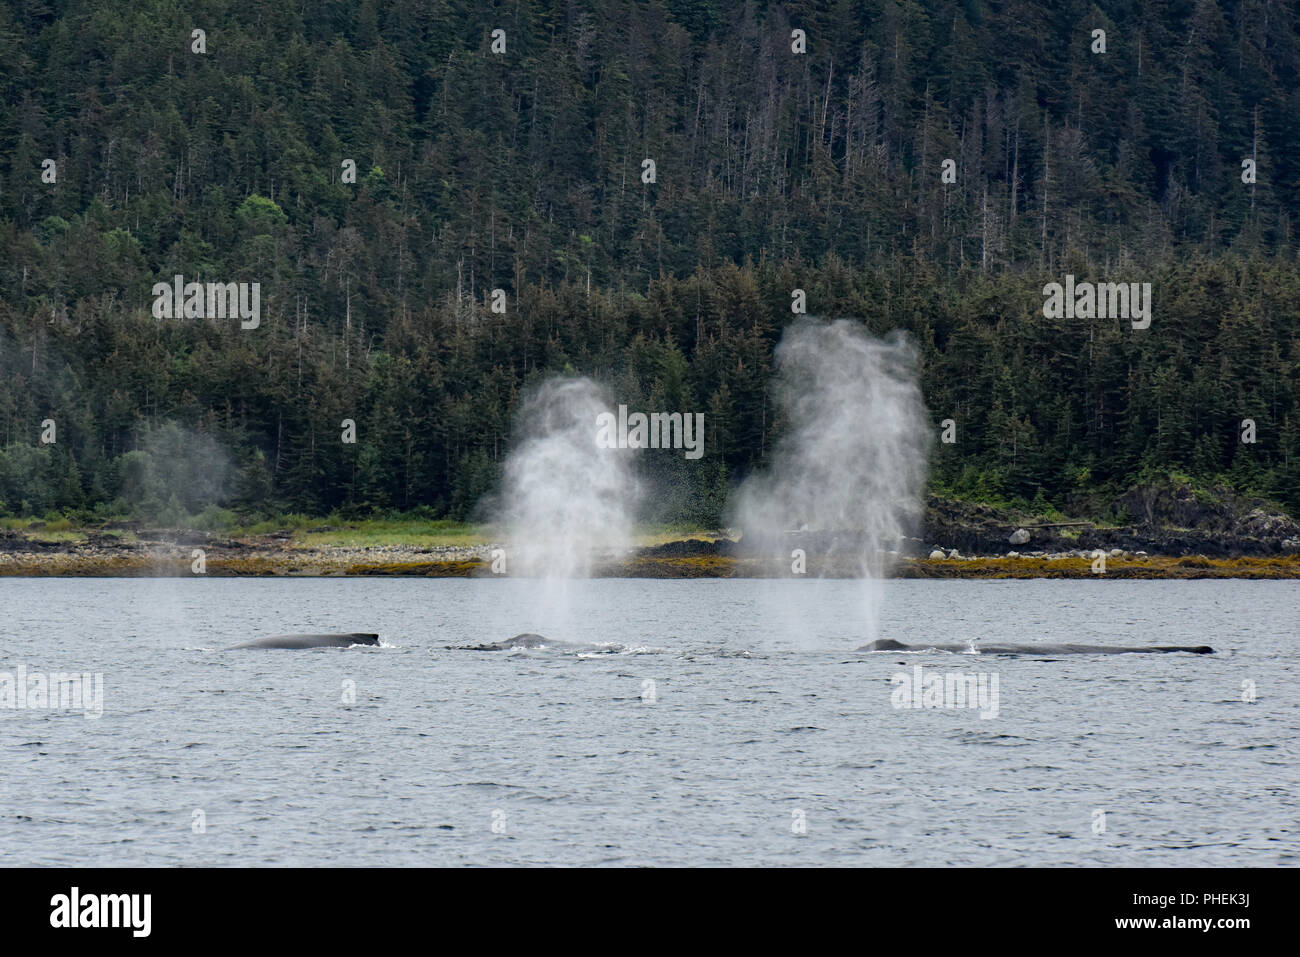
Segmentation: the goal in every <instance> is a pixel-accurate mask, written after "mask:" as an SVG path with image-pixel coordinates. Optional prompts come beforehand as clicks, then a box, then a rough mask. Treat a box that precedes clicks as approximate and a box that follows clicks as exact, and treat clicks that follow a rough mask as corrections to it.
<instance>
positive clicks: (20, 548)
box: [0, 483, 1300, 578]
mask: <svg viewBox="0 0 1300 957" xmlns="http://www.w3.org/2000/svg"><path fill="white" fill-rule="evenodd" d="M1078 504H1079V509H1080V511H1081V512H1083V513H1085V514H1092V515H1104V514H1107V513H1108V512H1109V514H1111V515H1112V516H1113V517H1114V518H1115V519H1116V520H1115V521H1114V522H1113V523H1102V522H1099V521H1087V520H1082V519H1079V520H1071V519H1069V518H1053V519H1050V520H1049V519H1045V518H1043V517H1041V516H1035V515H1032V514H1027V513H1024V512H1016V511H1013V510H1010V509H998V508H995V507H993V506H989V505H981V504H974V503H968V502H962V501H956V500H952V499H944V498H939V497H932V498H930V499H929V500H928V501H927V503H926V508H925V513H924V518H923V521H922V523H921V526H920V528H919V529H918V531H919V534H918V535H917V536H915V537H911V538H906V539H903V540H900V541H897V542H894V543H892V544H891V546H889V550H888V551H876V552H874V553H872V552H871V548H872V546H871V545H870V543H868V542H867V541H864V540H863V539H862V537H861V536H855V535H853V534H846V533H836V534H832V533H826V532H809V531H802V532H787V533H784V534H781V535H778V536H771V537H768V538H766V539H764V540H761V541H760V540H757V539H756V538H755V537H754V536H752V535H751V536H743V535H741V534H740V533H739V532H738V531H735V530H719V531H718V532H717V533H716V534H712V535H709V536H707V537H700V538H683V539H680V540H675V541H669V542H666V543H663V544H659V545H652V546H644V547H640V548H636V549H633V550H632V551H631V552H629V553H626V554H623V555H620V556H605V557H603V558H602V557H599V556H597V557H596V560H595V561H594V568H593V569H592V574H593V575H594V576H597V577H624V578H790V577H800V576H807V577H814V578H817V577H825V578H856V577H860V576H861V575H862V572H863V570H862V559H861V556H862V555H864V554H872V555H873V560H872V561H871V563H870V565H871V567H872V569H873V571H876V572H878V573H883V574H886V575H889V576H892V577H898V578H1300V524H1297V523H1296V522H1295V521H1293V520H1292V519H1291V518H1290V517H1289V516H1288V515H1286V514H1284V513H1282V512H1280V511H1278V510H1277V509H1276V508H1273V507H1270V506H1269V505H1268V503H1266V502H1264V501H1262V500H1260V499H1255V498H1246V497H1241V496H1237V495H1235V494H1234V493H1232V492H1231V491H1229V490H1227V489H1214V490H1212V491H1211V492H1208V493H1207V492H1204V491H1202V492H1195V491H1193V490H1191V489H1189V488H1188V487H1186V486H1184V485H1178V484H1175V483H1166V484H1164V485H1161V486H1145V487H1135V488H1133V489H1131V490H1130V491H1129V492H1127V493H1125V495H1123V496H1121V497H1120V498H1118V499H1116V500H1114V501H1112V502H1101V503H1099V502H1081V503H1078ZM1135 516H1136V517H1137V520H1134V517H1135ZM311 531H312V532H315V533H322V532H339V531H346V530H340V529H337V528H325V527H319V528H314V529H312V530H311ZM311 537H312V536H311V535H301V534H299V533H295V532H293V531H287V530H286V531H277V532H271V533H267V534H260V535H244V536H230V535H224V536H223V535H220V534H211V533H206V532H201V531H191V530H177V529H158V528H152V529H151V528H146V527H144V526H143V525H142V523H140V522H137V521H131V522H116V523H110V524H104V525H102V526H99V527H95V528H85V529H80V530H76V531H71V530H63V531H58V532H53V531H47V530H46V527H45V526H44V524H43V523H40V522H35V523H31V524H30V525H29V526H28V527H27V528H26V529H25V530H23V531H16V530H0V576H60V575H62V576H96V577H103V576H127V577H137V576H155V577H169V576H173V577H184V576H191V575H199V574H202V575H212V576H215V577H244V576H248V577H260V576H329V575H408V576H426V577H435V578H436V577H442V578H466V577H475V576H490V575H492V574H493V569H492V563H493V556H494V554H498V555H499V554H500V552H499V551H498V550H499V549H505V551H506V553H507V556H509V552H510V549H509V546H508V545H507V544H497V543H484V542H478V543H476V544H472V545H447V544H439V543H437V542H436V540H433V539H432V538H430V539H429V540H428V541H426V542H422V541H421V538H422V536H420V535H418V534H415V533H413V532H412V533H410V534H409V540H401V541H400V543H399V544H366V545H357V544H337V543H322V542H321V541H319V540H317V541H315V542H313V541H311ZM398 537H399V539H401V537H402V536H401V535H399V536H398ZM470 540H473V539H472V538H471V539H470Z"/></svg>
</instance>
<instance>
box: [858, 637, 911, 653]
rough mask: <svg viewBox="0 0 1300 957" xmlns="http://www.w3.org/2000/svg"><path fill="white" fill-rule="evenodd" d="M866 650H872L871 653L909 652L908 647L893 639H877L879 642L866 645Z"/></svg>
mask: <svg viewBox="0 0 1300 957" xmlns="http://www.w3.org/2000/svg"><path fill="white" fill-rule="evenodd" d="M867 648H869V649H870V650H872V651H906V650H909V646H908V645H905V644H903V643H902V642H901V641H895V640H894V639H893V638H881V639H879V640H877V641H873V642H872V643H871V644H869V645H867Z"/></svg>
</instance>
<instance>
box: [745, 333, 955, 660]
mask: <svg viewBox="0 0 1300 957" xmlns="http://www.w3.org/2000/svg"><path fill="white" fill-rule="evenodd" d="M776 365H777V377H776V382H775V398H776V404H777V407H778V412H779V416H780V424H781V426H782V427H783V429H784V431H783V432H782V434H781V435H780V438H779V439H778V441H777V444H776V446H775V448H774V450H773V453H772V456H771V459H770V467H769V468H768V469H767V470H766V471H765V472H761V473H756V474H755V475H753V476H751V477H750V479H749V480H747V481H746V482H745V483H744V485H743V486H742V487H741V489H740V491H739V495H738V501H737V506H736V508H735V515H734V521H735V523H736V524H738V525H739V526H740V527H741V528H742V529H743V530H744V536H745V538H746V539H747V540H749V541H750V542H751V544H757V546H758V547H759V548H761V549H762V550H764V551H770V552H773V553H776V554H779V555H781V557H782V558H783V559H785V560H786V561H790V562H791V564H792V565H793V566H794V571H795V574H796V576H797V575H798V574H799V571H798V565H797V558H796V559H794V560H792V559H791V556H792V553H794V551H795V549H801V550H802V551H804V552H805V553H806V556H807V559H806V560H807V564H808V572H807V574H809V576H810V577H813V576H815V575H817V574H818V572H817V571H816V569H818V568H821V569H830V570H831V574H844V573H846V572H847V573H850V574H856V575H857V576H859V577H861V578H862V579H863V580H864V587H863V602H864V627H865V630H866V633H867V634H868V636H869V637H874V636H875V631H876V622H877V615H878V606H879V588H878V586H877V585H876V582H877V581H878V580H879V579H880V578H881V577H883V576H884V575H885V573H886V572H887V571H888V570H889V565H890V562H891V561H892V559H893V557H894V554H893V553H894V552H895V551H896V550H897V549H898V547H899V545H900V543H901V541H902V539H904V538H905V537H906V536H908V535H913V534H916V529H917V527H918V526H919V523H920V519H921V515H922V509H923V503H924V498H923V496H924V491H925V482H926V475H927V470H928V465H929V454H930V446H931V443H932V435H931V427H930V421H929V416H928V414H927V412H926V409H925V403H924V401H923V399H922V397H921V390H920V386H919V384H918V369H917V353H916V350H915V349H914V348H913V347H912V345H911V343H910V342H909V340H908V339H907V338H906V336H905V335H903V334H902V333H901V332H895V333H891V334H890V335H889V336H887V337H885V338H883V339H877V338H875V337H873V336H872V335H870V334H869V333H868V332H867V331H866V329H865V328H864V327H863V326H862V325H861V323H858V322H853V321H850V320H844V319H841V320H837V321H835V322H831V323H824V322H818V321H815V320H805V321H801V322H799V323H797V324H795V325H793V326H791V327H789V328H788V329H787V330H786V331H785V334H784V335H783V336H782V338H781V342H780V344H779V345H778V346H777V350H776ZM791 533H798V534H791Z"/></svg>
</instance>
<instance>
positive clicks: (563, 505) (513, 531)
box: [499, 378, 638, 637]
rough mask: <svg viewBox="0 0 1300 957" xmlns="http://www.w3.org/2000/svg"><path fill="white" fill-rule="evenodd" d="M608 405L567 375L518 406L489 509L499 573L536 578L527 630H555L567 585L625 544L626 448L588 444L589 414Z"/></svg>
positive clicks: (629, 506)
mask: <svg viewBox="0 0 1300 957" xmlns="http://www.w3.org/2000/svg"><path fill="white" fill-rule="evenodd" d="M611 407H612V403H611V402H610V400H609V397H608V396H607V395H606V394H605V392H604V390H603V389H602V388H601V387H600V386H598V385H597V384H596V383H594V382H592V381H591V380H590V379H568V378H556V379H550V380H547V381H546V382H545V383H543V384H542V385H541V386H540V387H539V388H537V389H536V390H535V391H533V392H531V393H530V394H529V395H527V396H526V397H525V398H524V401H523V403H522V405H521V407H520V410H519V414H518V417H517V419H516V423H515V441H514V447H513V449H512V450H511V452H510V454H509V456H508V457H507V459H506V464H505V479H504V484H503V487H502V494H501V499H500V503H499V510H500V518H501V519H502V520H503V521H504V523H505V525H506V528H507V543H508V545H509V546H510V547H509V553H508V557H507V560H508V563H509V568H508V571H509V573H510V574H511V575H516V576H524V577H530V578H536V579H539V581H540V582H541V584H542V588H541V591H540V593H539V595H538V596H537V602H536V606H535V608H534V609H533V610H532V617H531V618H530V619H529V622H528V623H526V624H528V625H529V626H530V627H534V628H538V629H542V628H550V629H552V632H554V630H555V629H557V628H558V629H563V628H564V626H565V624H566V622H567V620H568V614H569V603H570V592H571V590H572V589H573V585H572V583H573V582H574V581H575V580H579V579H585V578H589V577H590V576H591V573H592V570H593V568H594V567H595V563H596V562H597V561H599V560H600V559H602V558H612V557H616V556H618V555H619V554H621V553H622V552H624V551H625V550H626V549H627V548H628V546H629V544H630V542H631V540H632V532H633V519H634V515H635V508H636V502H637V497H638V487H637V482H636V480H635V477H634V474H633V470H632V462H633V459H632V453H630V452H628V451H626V450H618V449H605V448H601V447H600V446H599V445H598V444H597V442H596V434H597V417H598V416H599V415H600V414H601V413H603V412H609V411H610V409H611ZM521 627H523V624H521ZM551 636H552V637H562V635H557V634H554V633H552V635H551Z"/></svg>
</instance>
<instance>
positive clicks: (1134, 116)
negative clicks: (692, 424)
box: [0, 0, 1300, 528]
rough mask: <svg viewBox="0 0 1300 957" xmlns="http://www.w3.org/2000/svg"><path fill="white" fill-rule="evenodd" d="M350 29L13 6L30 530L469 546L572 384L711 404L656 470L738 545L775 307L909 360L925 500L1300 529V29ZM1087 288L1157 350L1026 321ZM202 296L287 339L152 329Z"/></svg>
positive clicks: (842, 15)
mask: <svg viewBox="0 0 1300 957" xmlns="http://www.w3.org/2000/svg"><path fill="white" fill-rule="evenodd" d="M10 6H11V7H12V6H13V5H10ZM325 6H326V8H327V9H325V10H324V11H323V12H319V13H317V14H312V15H311V16H310V17H304V16H303V15H302V13H301V12H300V11H298V10H297V9H296V8H294V7H292V6H291V5H289V6H286V5H275V4H270V5H267V4H262V3H254V2H252V0H212V2H210V3H208V4H206V5H205V7H204V21H205V23H207V24H208V26H207V27H206V28H207V30H208V48H209V52H208V54H206V55H196V54H192V53H190V52H189V50H188V41H187V37H188V35H189V30H190V29H191V28H192V24H191V23H190V19H191V18H190V15H189V14H186V13H184V11H182V10H181V9H180V8H178V7H176V6H175V5H174V4H171V3H164V2H162V0H144V2H141V3H134V4H120V3H116V2H112V0H85V2H81V3H76V4H44V3H36V4H26V5H18V6H17V7H16V8H14V9H9V8H6V10H5V11H4V12H3V13H0V52H2V53H3V54H4V55H3V56H2V57H0V59H2V60H3V62H4V63H5V69H4V70H2V71H0V87H3V89H4V92H5V97H4V103H5V104H6V106H5V107H4V108H3V109H0V144H3V147H4V148H3V149H0V186H3V188H0V262H3V263H4V264H5V268H4V269H2V270H0V428H2V429H3V431H2V432H0V502H3V503H4V504H3V506H2V508H3V510H4V511H7V512H9V513H17V514H22V515H42V514H45V513H46V512H47V511H50V510H55V511H59V512H60V513H66V514H74V513H75V514H81V513H85V514H100V515H102V514H107V513H109V512H115V513H120V512H131V513H133V514H137V515H140V516H144V517H148V518H149V519H150V520H151V521H152V520H162V519H164V518H167V519H174V520H177V521H188V520H191V518H192V517H193V516H200V518H199V519H197V520H198V521H200V522H203V523H206V524H209V525H212V526H213V527H214V528H215V527H221V526H222V525H223V524H224V523H228V522H229V521H230V514H229V513H228V512H227V511H223V510H229V512H233V513H234V514H235V515H236V516H237V517H238V518H239V520H240V521H250V520H252V521H257V520H269V519H271V518H272V517H274V516H277V515H279V514H280V513H282V512H285V511H292V512H298V513H302V514H305V515H316V516H320V515H325V514H329V513H332V512H338V513H339V514H343V515H351V516H360V515H370V514H377V513H378V514H386V513H390V512H393V511H394V510H396V511H399V512H403V513H405V512H409V511H410V510H413V509H418V508H424V509H427V510H428V511H429V513H430V514H432V515H435V516H439V517H441V516H451V517H454V518H467V517H469V516H470V515H471V514H473V512H474V509H475V506H476V503H477V502H478V501H479V500H480V499H481V497H482V496H483V494H484V493H485V492H487V491H489V490H490V489H491V488H492V487H493V486H494V485H495V483H496V481H497V479H498V478H499V475H500V469H501V462H502V460H503V457H504V456H505V454H506V453H507V451H508V449H509V443H510V441H511V436H510V423H511V417H512V414H513V411H514V409H515V407H516V404H517V402H518V398H519V395H520V394H521V393H522V391H523V390H524V389H526V388H527V387H528V385H530V384H531V383H533V382H535V381H537V380H538V379H539V378H541V377H543V376H545V375H548V374H553V373H564V374H587V375H592V376H595V377H597V378H599V379H600V380H602V381H604V382H606V383H608V384H610V386H611V387H612V388H613V389H614V391H615V393H616V395H617V398H618V400H619V401H621V402H625V403H626V404H628V405H629V406H633V407H638V408H644V409H645V410H647V411H650V410H656V409H658V410H663V411H701V412H705V413H706V416H707V422H708V439H707V444H706V454H705V456H704V458H702V459H700V460H698V461H692V462H686V461H685V460H684V459H683V458H682V456H681V454H680V452H672V451H663V452H656V453H653V454H649V455H647V456H646V457H645V461H644V471H645V478H646V479H647V481H648V483H649V484H650V486H651V487H652V488H653V489H655V490H656V495H655V497H654V501H655V502H656V503H658V506H659V509H660V514H659V515H657V516H651V517H652V518H657V519H658V520H661V521H676V522H699V523H701V524H705V525H712V524H716V523H717V522H718V521H719V520H720V518H721V509H722V503H723V502H724V501H725V498H726V492H727V489H728V488H729V487H730V486H732V485H733V484H734V483H735V482H736V481H738V480H739V479H741V478H743V476H744V475H746V474H747V473H748V472H749V471H751V470H752V469H754V468H756V467H758V466H760V465H761V463H762V461H763V459H764V457H765V455H766V454H767V452H768V450H769V449H770V448H771V446H772V441H773V440H774V438H775V437H776V436H777V434H778V433H779V430H780V429H781V428H782V423H781V422H780V421H779V420H778V419H777V417H776V415H775V414H774V410H773V408H772V407H771V404H770V397H769V394H768V385H769V381H770V378H771V372H772V364H771V360H772V351H773V348H774V346H775V343H776V342H777V341H778V339H779V337H780V334H781V330H782V327H783V325H784V324H785V323H786V322H787V321H788V320H789V319H790V291H791V290H792V289H794V288H802V289H805V290H806V291H807V292H808V297H809V309H810V311H811V312H813V313H816V314H820V315H824V316H827V317H839V316H855V317H859V318H860V319H861V320H862V321H863V322H864V323H865V324H866V326H867V327H868V328H870V329H871V330H873V331H874V332H878V333H879V332H884V331H886V330H889V329H892V328H902V329H905V330H907V331H908V332H910V333H911V334H912V336H913V337H914V338H915V339H916V341H917V342H918V344H919V346H920V349H921V352H922V358H923V368H924V388H925V394H926V399H927V402H928V403H929V406H930V408H931V410H932V411H933V414H934V419H935V422H936V427H937V423H938V422H939V421H941V420H942V419H944V418H950V417H951V418H953V419H955V420H956V421H957V422H958V426H959V441H958V443H957V445H955V446H936V450H935V459H934V470H933V476H934V478H933V482H934V487H935V489H936V490H944V491H948V492H950V493H951V494H956V495H961V496H965V497H970V498H973V499H978V500H981V501H988V502H992V503H998V502H1004V503H1005V502H1011V501H1021V502H1024V503H1027V504H1028V505H1029V506H1030V507H1032V508H1033V509H1035V510H1036V511H1037V510H1043V509H1050V508H1053V507H1060V506H1062V505H1063V504H1064V503H1066V502H1068V501H1069V500H1070V499H1071V498H1072V497H1076V496H1087V495H1099V494H1101V493H1102V492H1106V491H1114V490H1118V489H1123V488H1124V487H1125V486H1126V484H1128V483H1131V482H1134V481H1137V480H1139V478H1140V476H1142V475H1144V474H1161V473H1163V472H1167V471H1169V470H1171V469H1174V470H1181V471H1183V472H1185V473H1186V474H1188V475H1189V476H1192V477H1193V478H1194V479H1195V480H1196V481H1197V482H1198V483H1201V484H1205V485H1209V484H1212V483H1213V482H1215V481H1223V482H1226V483H1228V484H1229V485H1231V486H1233V487H1236V488H1240V489H1251V490H1256V491H1258V492H1260V493H1261V494H1267V495H1271V496H1273V497H1275V498H1279V499H1281V500H1282V501H1284V502H1286V503H1287V504H1289V505H1290V506H1291V507H1293V508H1297V507H1300V408H1297V386H1298V383H1300V368H1298V367H1297V362H1298V361H1300V306H1298V305H1297V304H1298V303H1300V278H1298V274H1297V269H1296V258H1297V250H1296V246H1295V239H1294V224H1295V223H1296V222H1297V221H1300V93H1297V90H1300V84H1297V82H1296V78H1297V77H1300V32H1298V31H1300V18H1297V17H1296V16H1295V15H1294V14H1293V13H1292V12H1288V11H1287V10H1285V9H1283V8H1278V9H1276V10H1274V11H1273V12H1270V13H1269V15H1268V16H1266V17H1265V16H1263V14H1260V13H1259V12H1258V11H1252V10H1245V9H1244V8H1243V9H1242V10H1240V11H1235V8H1234V11H1235V12H1233V13H1232V14H1231V15H1228V14H1225V13H1223V12H1222V11H1221V10H1220V7H1219V6H1218V5H1215V4H1213V3H1196V4H1193V3H1173V2H1168V0H1154V2H1153V3H1148V4H1144V5H1132V4H1128V5H1119V6H1116V5H1111V4H1107V5H1104V9H1101V8H1093V7H1091V6H1087V5H1083V6H1081V5H1079V4H1076V3H1058V4H1051V5H1048V6H1047V7H1043V5H1034V4H1028V3H1023V2H1016V3H1005V4H985V3H975V4H963V5H959V7H958V9H956V10H954V9H953V7H952V5H950V4H944V3H940V2H938V0H918V2H911V3H905V4H898V3H893V2H884V0H872V2H866V3H859V4H847V3H837V4H821V5H818V4H803V5H798V6H797V8H789V9H783V8H780V7H777V6H770V5H767V4H757V5H754V4H747V3H745V2H743V0H670V2H666V3H653V4H646V3H640V2H635V0H611V2H609V3H602V4H578V5H575V6H573V8H572V9H569V8H568V7H565V8H563V9H561V7H559V6H556V5H554V4H549V3H542V2H540V0H521V2H519V3H517V4H514V5H513V6H512V7H511V9H510V12H509V17H508V21H509V22H508V33H509V38H510V39H509V53H508V54H507V55H506V56H504V57H498V56H496V55H492V54H489V53H488V52H487V48H486V40H485V35H484V32H483V29H482V26H483V23H482V18H481V17H480V16H479V14H478V11H477V8H475V7H473V6H472V5H466V4H464V3H461V2H459V0H456V2H451V3H432V4H415V5H404V4H372V3H364V4H327V5H325ZM1283 7H1285V5H1283ZM1094 20H1095V21H1097V22H1098V23H1100V24H1101V25H1103V26H1104V27H1105V28H1106V29H1107V31H1108V35H1109V38H1110V41H1109V50H1108V52H1107V53H1106V54H1105V55H1104V56H1096V55H1092V54H1090V53H1089V52H1087V42H1086V40H1087V37H1088V34H1089V30H1090V24H1092V23H1093V21H1094ZM796 21H797V22H796ZM792 26H798V27H800V28H801V29H804V30H806V31H807V34H808V52H807V54H805V55H802V56H795V55H793V54H791V52H790V47H789V42H790V29H791V27H792ZM1008 51H1011V54H1010V55H1008ZM1246 155H1253V156H1257V157H1258V158H1259V161H1260V175H1259V181H1258V183H1257V184H1253V185H1247V184H1243V183H1242V182H1241V181H1240V168H1241V167H1240V164H1241V160H1242V158H1243V157H1244V156H1246ZM46 157H53V158H55V159H56V160H57V161H58V180H57V183H56V184H46V183H42V182H41V181H40V177H39V171H40V168H41V162H42V160H43V159H45V158H46ZM647 157H650V158H653V159H654V160H655V162H656V167H657V174H658V180H657V182H656V183H654V184H643V183H642V182H641V180H640V173H641V164H642V161H643V160H644V159H645V158H647ZM946 158H952V159H954V160H955V161H956V164H957V168H958V172H959V175H958V180H957V182H956V183H952V184H944V183H943V182H942V181H941V180H940V176H939V171H940V164H941V163H942V161H943V160H944V159H946ZM347 159H350V160H352V161H354V162H355V163H356V168H357V170H358V171H359V176H358V180H359V182H357V183H356V184H345V183H343V182H342V181H341V177H340V175H339V174H340V168H341V165H340V164H341V163H342V162H343V161H344V160H347ZM1067 271H1070V272H1074V273H1075V274H1076V275H1077V276H1079V278H1080V279H1092V280H1099V279H1113V280H1116V281H1138V282H1142V281H1150V282H1151V283H1152V285H1153V289H1154V291H1155V316H1154V321H1153V324H1152V328H1151V329H1149V330H1147V331H1146V332H1137V331H1134V330H1131V329H1129V328H1127V327H1126V326H1125V325H1123V324H1122V323H1117V322H1109V321H1092V322H1089V321H1084V320H1074V321H1066V320H1059V321H1057V320H1044V319H1043V318H1042V316H1041V312H1040V311H1039V310H1040V307H1041V304H1042V296H1041V289H1042V285H1043V283H1045V282H1048V281H1059V280H1060V279H1061V278H1062V275H1063V274H1064V273H1065V272H1067ZM177 273H180V274H183V275H184V276H185V277H186V278H187V279H189V280H193V279H198V280H202V281H223V282H229V281H248V282H258V283H260V288H261V310H262V323H261V326H260V327H259V328H258V329H257V330H253V331H241V330H240V329H239V328H238V324H237V323H235V322H224V323H223V322H221V321H208V320H172V321H158V320H155V319H153V317H152V316H151V314H150V305H151V302H152V296H151V295H150V293H149V290H150V288H151V286H152V284H153V283H154V282H158V281H160V280H161V281H167V282H170V281H171V277H172V276H173V275H175V274H177ZM496 288H501V289H504V290H505V291H506V296H507V301H508V312H507V314H506V315H504V316H502V315H498V314H495V313H492V312H490V310H489V309H488V308H487V305H486V303H487V302H488V301H489V298H490V291H491V290H493V289H496ZM47 417H50V418H54V419H55V420H56V421H57V423H58V428H59V439H58V442H57V443H56V444H55V445H53V446H40V445H38V444H37V443H38V435H39V423H40V422H41V421H42V420H44V419H45V418H47ZM1244 418H1253V419H1254V420H1255V421H1256V423H1257V426H1258V431H1259V441H1258V442H1257V443H1256V444H1254V445H1248V444H1243V443H1241V442H1240V441H1238V434H1239V432H1240V422H1241V420H1242V419H1244ZM343 419H352V420H354V421H355V422H356V424H357V433H358V441H357V444H356V445H345V444H343V443H342V442H340V440H339V435H340V428H341V427H340V422H341V421H342V420H343Z"/></svg>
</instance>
